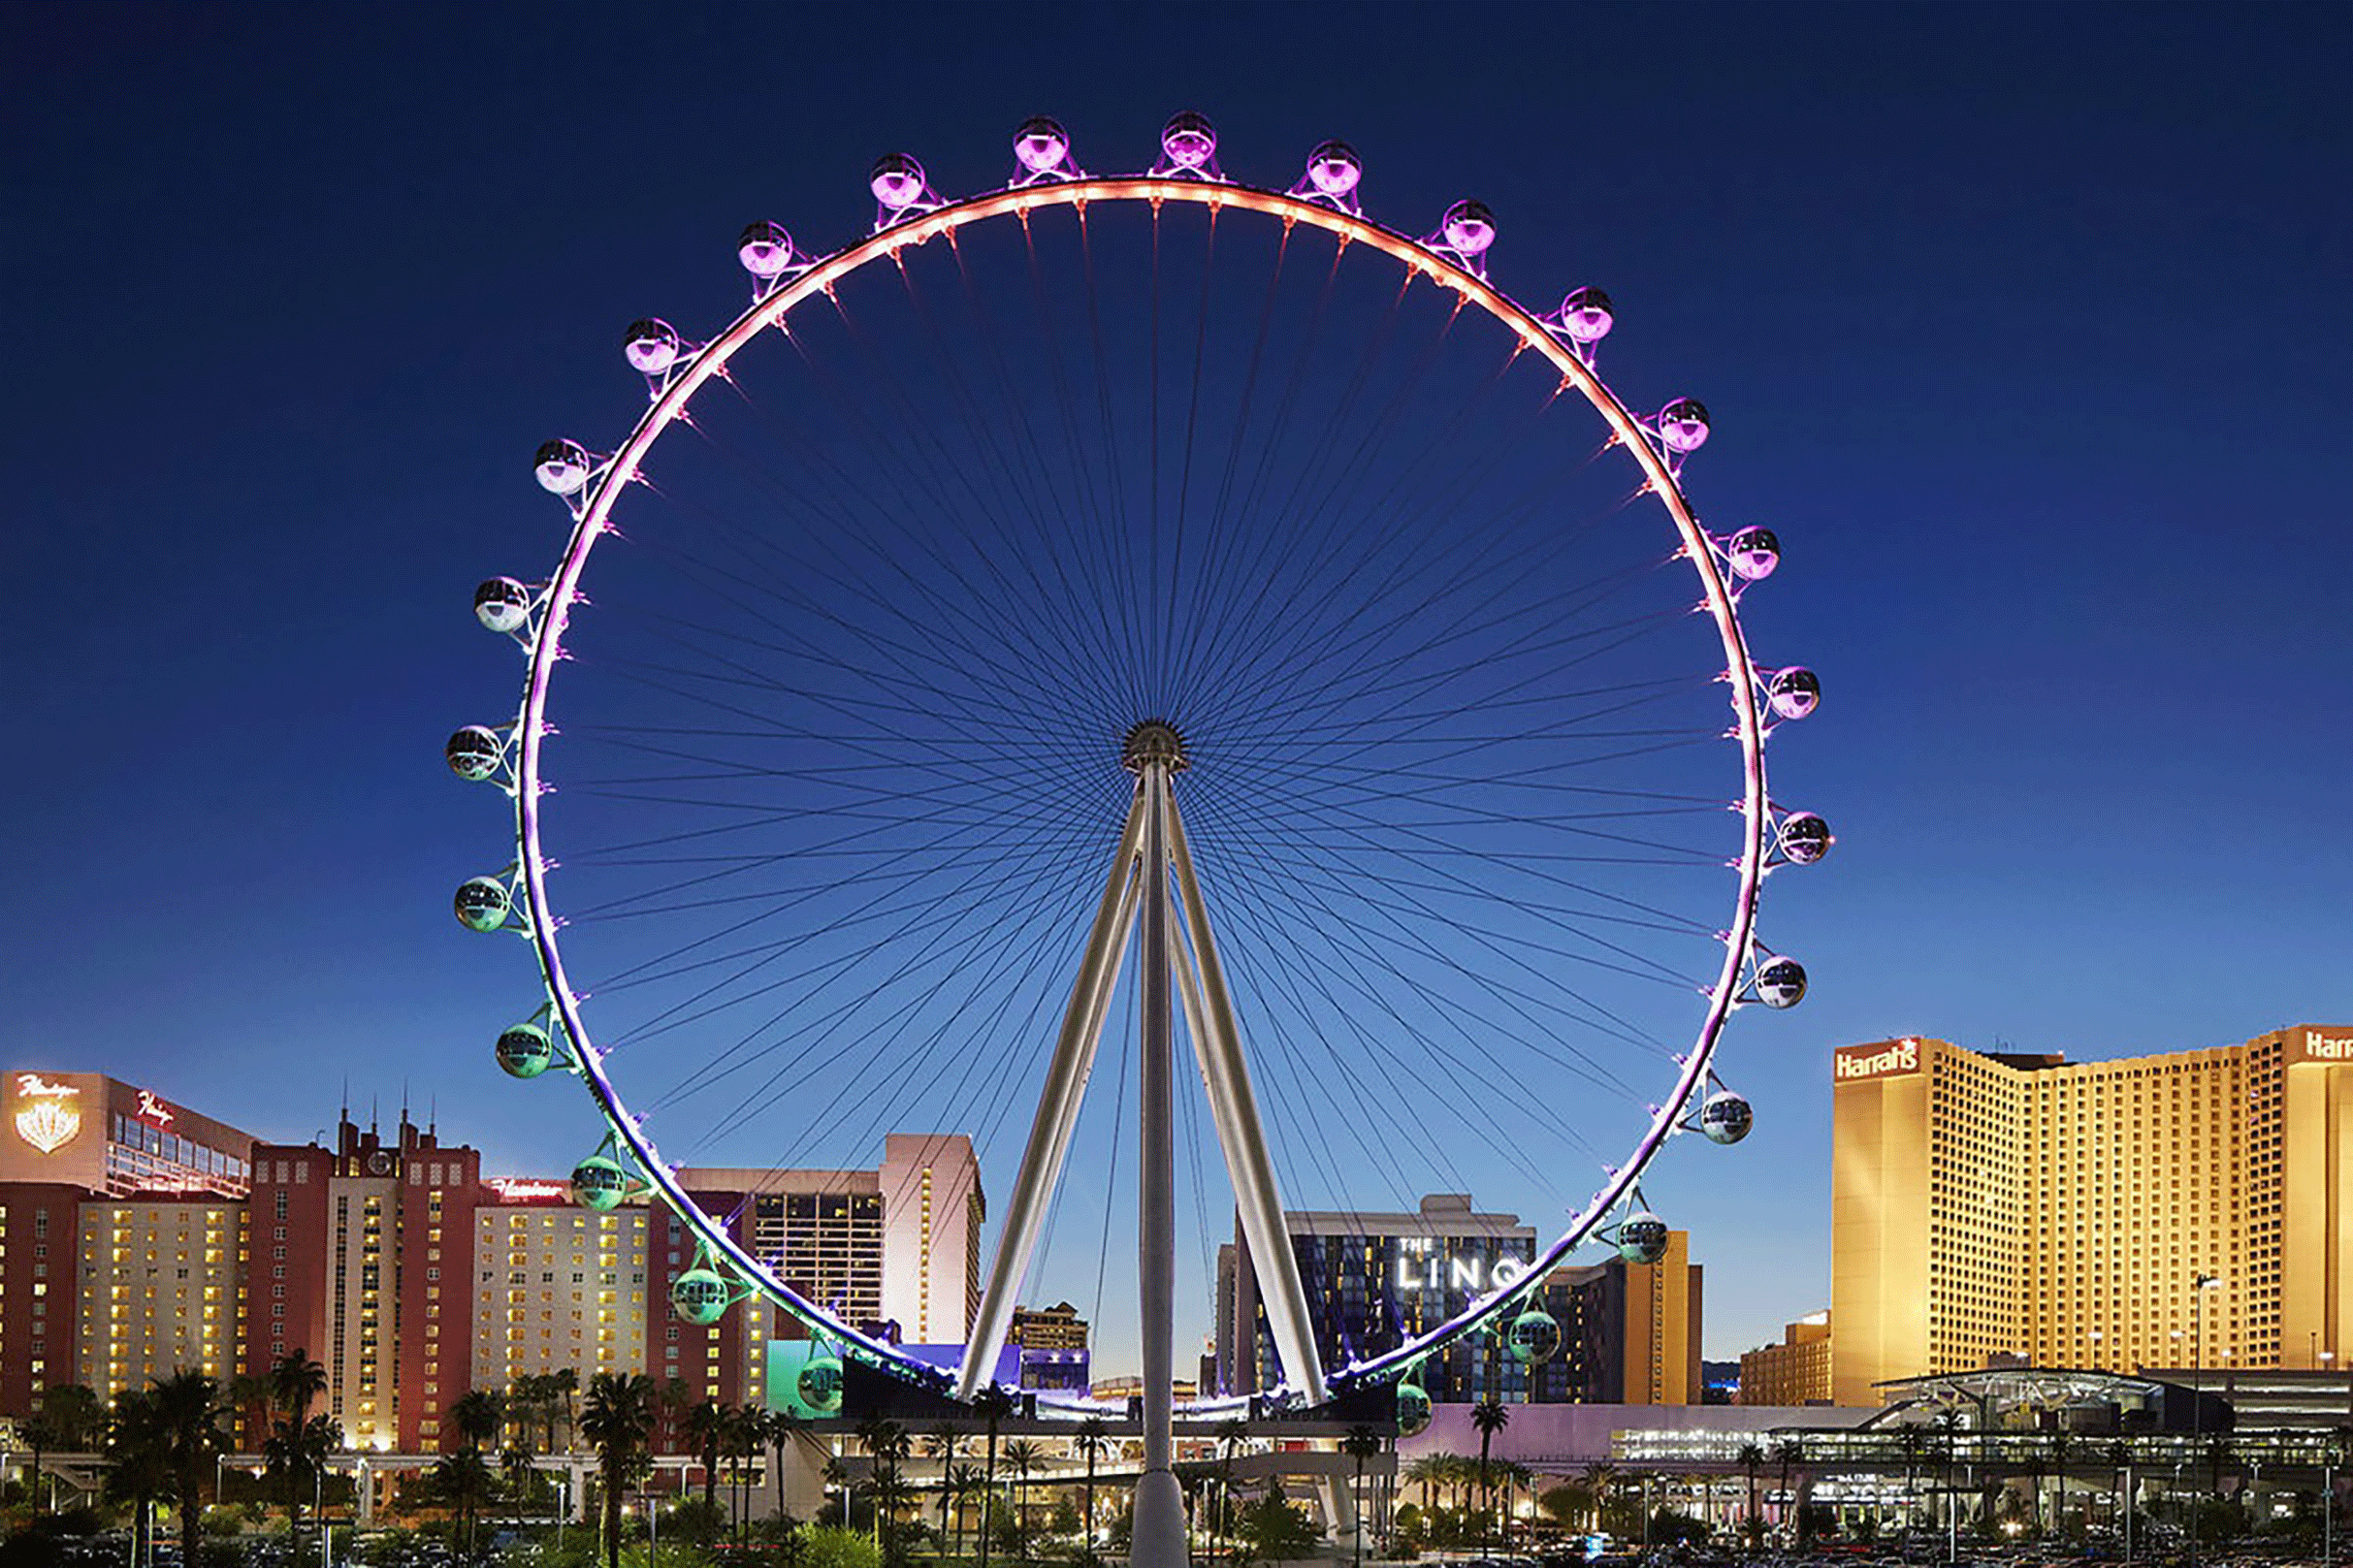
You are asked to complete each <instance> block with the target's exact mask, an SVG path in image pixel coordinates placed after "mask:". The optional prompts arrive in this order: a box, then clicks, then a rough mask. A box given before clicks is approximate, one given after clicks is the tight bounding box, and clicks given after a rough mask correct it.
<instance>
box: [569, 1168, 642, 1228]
mask: <svg viewBox="0 0 2353 1568" xmlns="http://www.w3.org/2000/svg"><path fill="white" fill-rule="evenodd" d="M627 1197H629V1172H628V1171H627V1170H625V1169H623V1168H622V1167H621V1162H620V1161H618V1160H616V1159H614V1158H613V1157H612V1156H611V1155H609V1154H592V1155H590V1156H589V1157H588V1158H587V1159H585V1160H583V1161H581V1162H580V1163H579V1164H578V1165H576V1166H574V1167H572V1201H573V1202H575V1203H578V1204H579V1205H580V1206H581V1207H582V1208H590V1209H595V1210H596V1212H597V1213H599V1214H604V1213H609V1212H610V1211H612V1210H613V1209H617V1208H619V1207H620V1206H621V1200H623V1199H625V1198H627Z"/></svg>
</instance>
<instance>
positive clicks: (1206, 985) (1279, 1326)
mask: <svg viewBox="0 0 2353 1568" xmlns="http://www.w3.org/2000/svg"><path fill="white" fill-rule="evenodd" d="M1168 821H1169V858H1170V860H1171V862H1172V863H1173V864H1174V865H1175V867H1176V872H1177V891H1178V892H1179V893H1180V894H1181V895H1182V897H1183V900H1184V913H1185V925H1186V929H1187V932H1188V934H1189V935H1190V936H1191V938H1192V945H1193V964H1194V965H1195V966H1197V967H1198V969H1199V984H1200V1001H1199V1006H1198V1007H1197V1008H1193V1007H1188V1008H1187V1009H1186V1021H1187V1022H1188V1023H1190V1022H1191V1020H1192V1015H1193V1014H1194V1013H1195V1012H1196V1011H1197V1012H1199V1014H1200V1015H1201V1019H1202V1022H1203V1024H1204V1025H1205V1026H1206V1027H1204V1028H1202V1029H1197V1030H1195V1031H1194V1034H1193V1047H1194V1050H1195V1051H1196V1052H1197V1053H1198V1054H1199V1056H1200V1059H1201V1080H1202V1083H1203V1084H1204V1085H1205V1086H1206V1087H1207V1088H1208V1090H1209V1113H1210V1115H1211V1117H1212V1118H1213V1119H1214V1120H1215V1122H1216V1125H1217V1141H1218V1143H1219V1145H1220V1146H1221V1147H1222V1148H1223V1149H1224V1150H1225V1157H1226V1174H1227V1176H1228V1177H1229V1178H1230V1179H1231V1180H1232V1182H1233V1184H1234V1207H1235V1212H1236V1214H1237V1215H1238V1216H1239V1217H1240V1219H1241V1233H1242V1240H1243V1241H1244V1243H1246V1244H1247V1245H1248V1247H1249V1249H1250V1266H1251V1268H1252V1270H1253V1271H1255V1272H1256V1274H1257V1276H1258V1289H1259V1294H1260V1298H1261V1299H1262V1300H1263V1301H1264V1302H1265V1303H1266V1309H1267V1327H1268V1328H1269V1329H1271V1330H1272V1331H1273V1335H1274V1352H1275V1354H1276V1355H1277V1356H1279V1357H1280V1358H1281V1359H1282V1367H1283V1379H1284V1381H1285V1382H1287V1383H1289V1384H1290V1385H1291V1387H1293V1388H1294V1389H1297V1390H1298V1391H1299V1392H1301V1394H1302V1395H1304V1396H1305V1399H1306V1401H1307V1402H1308V1403H1309V1404H1311V1405H1320V1404H1322V1403H1323V1402H1324V1401H1325V1400H1326V1399H1327V1398H1329V1397H1330V1396H1331V1390H1330V1388H1329V1386H1328V1385H1327V1384H1326V1383H1325V1381H1324V1363H1323V1358H1322V1356H1321V1355H1320V1354H1319V1353H1318V1352H1317V1351H1316V1348H1315V1328H1314V1320H1313V1319H1312V1318H1311V1317H1310V1316H1309V1315H1308V1312H1307V1293H1306V1289H1305V1286H1304V1285H1302V1283H1301V1282H1300V1277H1299V1259H1298V1257H1297V1255H1296V1254H1294V1253H1293V1252H1292V1250H1291V1231H1290V1227H1289V1226H1288V1225H1287V1224H1285V1223H1284V1220H1283V1205H1282V1194H1281V1193H1280V1192H1279V1191H1278V1190H1277V1189H1276V1187H1275V1183H1274V1162H1273V1159H1271V1158H1270V1157H1269V1155H1268V1153H1267V1135H1266V1130H1265V1128H1264V1127H1263V1126H1262V1125H1261V1123H1260V1121H1259V1118H1258V1097H1257V1095H1256V1094H1255V1093H1254V1092H1253V1091H1252V1089H1251V1087H1250V1068H1249V1064H1248V1062H1246V1061H1245V1060H1244V1059H1243V1057H1242V1053H1241V1029H1240V1028H1238V1027H1237V1026H1236V1024H1235V1022H1234V998H1233V993H1232V992H1230V991H1229V990H1228V989H1227V988H1226V976H1225V966H1224V965H1223V964H1221V963H1219V962H1218V958H1217V938H1216V936H1215V934H1214V933H1212V932H1211V931H1210V929H1209V906H1207V905H1206V904H1204V903H1203V902H1202V899H1201V883H1200V881H1199V880H1198V879H1197V878H1196V877H1195V876H1194V875H1193V855H1192V851H1191V850H1190V849H1188V848H1186V846H1185V841H1184V822H1183V819H1182V818H1181V817H1179V816H1178V815H1177V806H1176V802H1175V801H1174V800H1172V801H1171V802H1170V803H1169V812H1168ZM1144 896H1145V897H1146V898H1149V897H1150V896H1151V894H1150V890H1149V889H1148V888H1147V889H1146V890H1145V895H1144ZM1179 956H1180V955H1178V954H1176V953H1174V952H1172V954H1171V959H1172V962H1175V961H1177V960H1178V958H1179ZM1184 977H1185V979H1186V980H1187V981H1191V980H1192V979H1193V977H1194V976H1191V975H1189V974H1188V975H1186V976H1184Z"/></svg>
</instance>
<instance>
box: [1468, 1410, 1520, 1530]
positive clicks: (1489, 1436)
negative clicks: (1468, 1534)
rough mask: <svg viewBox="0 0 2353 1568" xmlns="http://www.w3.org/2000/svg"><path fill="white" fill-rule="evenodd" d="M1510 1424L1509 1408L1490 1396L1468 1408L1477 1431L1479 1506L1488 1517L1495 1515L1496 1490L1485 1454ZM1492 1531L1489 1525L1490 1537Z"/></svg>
mask: <svg viewBox="0 0 2353 1568" xmlns="http://www.w3.org/2000/svg"><path fill="white" fill-rule="evenodd" d="M1510 1422H1511V1408H1510V1407H1509V1406H1508V1405H1506V1404H1504V1403H1503V1401H1502V1400H1500V1399H1498V1398H1495V1397H1493V1396H1492V1395H1491V1396H1489V1397H1488V1398H1485V1399H1481V1400H1480V1401H1479V1402H1478V1403H1477V1404H1475V1405H1472V1406H1471V1407H1470V1424H1471V1425H1473V1426H1475V1427H1477V1428H1478V1429H1479V1490H1480V1491H1481V1492H1482V1493H1483V1494H1484V1496H1485V1501H1484V1502H1482V1503H1481V1504H1480V1506H1481V1507H1482V1508H1484V1509H1485V1510H1486V1511H1487V1513H1488V1515H1489V1516H1492V1515H1493V1514H1494V1513H1495V1506H1496V1488H1495V1482H1494V1480H1493V1479H1492V1478H1491V1477H1490V1476H1489V1474H1488V1470H1487V1454H1488V1450H1489V1449H1491V1448H1493V1447H1494V1446H1495V1440H1496V1433H1498V1432H1499V1431H1501V1430H1502V1429H1503V1428H1504V1427H1505V1426H1506V1425H1507V1424H1510ZM1493 1529H1494V1526H1493V1525H1492V1524H1489V1525H1488V1533H1489V1534H1490V1535H1492V1533H1493Z"/></svg>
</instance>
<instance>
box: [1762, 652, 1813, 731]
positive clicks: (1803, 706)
mask: <svg viewBox="0 0 2353 1568" xmlns="http://www.w3.org/2000/svg"><path fill="white" fill-rule="evenodd" d="M1765 700H1766V701H1768V702H1770V703H1771V704H1772V705H1773V712H1774V713H1776V714H1778V715H1780V716H1781V717H1782V718H1784V719H1803V718H1805V717H1806V715H1808V714H1810V713H1812V712H1813V711H1814V710H1815V709H1817V708H1819V707H1821V681H1820V680H1818V679H1817V678H1816V677H1815V674H1814V672H1813V671H1812V670H1809V669H1803V668H1801V667H1799V666H1798V665H1795V664H1792V665H1790V666H1789V668H1788V669H1786V670H1777V671H1775V672H1774V675H1773V678H1772V679H1771V680H1769V681H1767V682H1766V683H1765Z"/></svg>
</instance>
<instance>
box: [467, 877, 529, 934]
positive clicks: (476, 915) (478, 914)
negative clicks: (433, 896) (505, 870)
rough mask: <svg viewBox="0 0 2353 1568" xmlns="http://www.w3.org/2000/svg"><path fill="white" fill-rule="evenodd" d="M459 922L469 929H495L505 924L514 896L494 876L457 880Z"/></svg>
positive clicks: (511, 908)
mask: <svg viewBox="0 0 2353 1568" xmlns="http://www.w3.org/2000/svg"><path fill="white" fill-rule="evenodd" d="M456 902H457V910H458V923H459V924H460V925H462V926H464V927H466V929H467V930H468V931H496V930H498V929H499V928H500V926H502V925H504V924H506V917H507V915H508V914H510V913H512V912H513V911H514V907H515V906H514V900H513V899H512V898H511V897H510V896H509V895H508V894H507V891H506V884H505V883H504V882H502V881H500V880H498V879H497V878H496V877H468V878H467V880H464V881H462V882H460V883H459V884H458V897H457V901H456Z"/></svg>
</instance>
